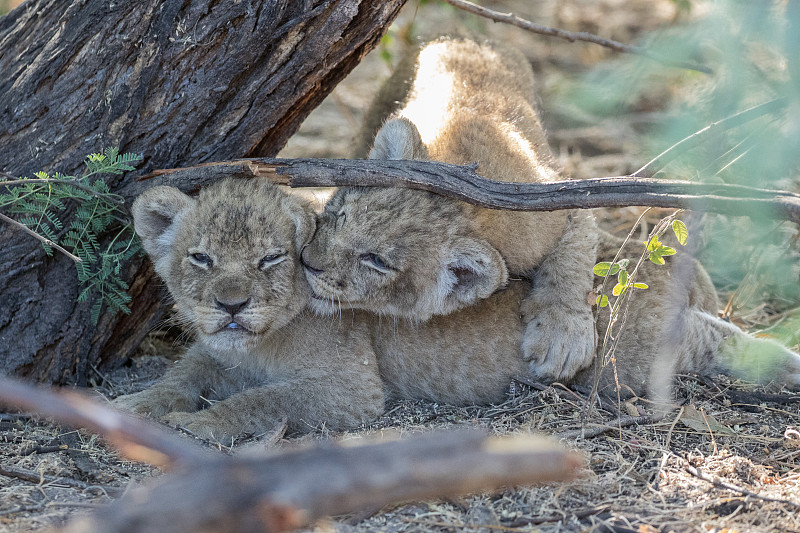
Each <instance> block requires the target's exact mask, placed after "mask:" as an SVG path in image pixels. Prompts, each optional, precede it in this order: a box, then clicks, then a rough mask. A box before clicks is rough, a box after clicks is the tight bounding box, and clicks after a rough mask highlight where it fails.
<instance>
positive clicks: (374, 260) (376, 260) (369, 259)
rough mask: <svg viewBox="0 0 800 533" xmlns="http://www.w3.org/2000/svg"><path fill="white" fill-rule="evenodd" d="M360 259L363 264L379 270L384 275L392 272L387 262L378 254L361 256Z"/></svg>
mask: <svg viewBox="0 0 800 533" xmlns="http://www.w3.org/2000/svg"><path fill="white" fill-rule="evenodd" d="M359 259H360V260H361V262H362V263H363V264H365V265H366V266H368V267H370V268H371V269H373V270H377V271H378V272H380V273H382V274H386V273H387V272H389V271H390V270H392V269H391V268H390V267H389V265H387V264H386V261H385V260H384V259H383V258H382V257H381V256H379V255H378V254H361V256H359Z"/></svg>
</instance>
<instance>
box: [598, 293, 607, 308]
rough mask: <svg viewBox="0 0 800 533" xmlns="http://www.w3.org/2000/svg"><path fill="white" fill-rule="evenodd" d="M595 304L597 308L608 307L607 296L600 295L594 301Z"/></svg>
mask: <svg viewBox="0 0 800 533" xmlns="http://www.w3.org/2000/svg"><path fill="white" fill-rule="evenodd" d="M595 304H597V306H598V307H606V306H607V305H608V296H606V295H605V294H601V295H600V296H598V297H597V300H595Z"/></svg>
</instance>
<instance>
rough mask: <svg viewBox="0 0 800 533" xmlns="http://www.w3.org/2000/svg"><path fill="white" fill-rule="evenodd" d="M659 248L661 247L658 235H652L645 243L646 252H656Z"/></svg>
mask: <svg viewBox="0 0 800 533" xmlns="http://www.w3.org/2000/svg"><path fill="white" fill-rule="evenodd" d="M659 246H661V241H659V240H658V235H653V237H652V238H651V239H650V240H649V241H647V251H648V252H652V251H654V250H658V247H659Z"/></svg>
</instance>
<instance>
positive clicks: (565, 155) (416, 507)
mask: <svg viewBox="0 0 800 533" xmlns="http://www.w3.org/2000/svg"><path fill="white" fill-rule="evenodd" d="M482 4H483V5H486V6H488V7H493V8H494V9H497V10H499V11H503V12H508V11H512V12H515V13H516V14H518V15H520V16H523V17H527V18H530V19H532V20H535V21H536V22H539V23H542V24H548V25H552V26H557V27H560V28H564V29H568V30H573V31H580V30H584V31H591V32H595V33H598V34H601V35H602V36H604V37H607V38H612V39H616V40H619V41H622V42H631V41H633V40H635V39H636V37H637V36H640V35H642V34H643V33H645V32H648V31H653V30H657V29H659V28H664V27H668V26H670V25H671V24H673V23H674V22H675V20H676V19H679V18H680V16H683V15H680V14H678V13H677V12H676V5H677V4H679V2H673V1H670V0H652V1H651V0H633V1H632V0H594V1H591V0H563V1H557V0H536V1H534V0H497V1H492V2H482ZM443 33H450V34H463V33H471V34H475V33H477V34H480V35H487V36H492V37H495V38H499V39H503V40H505V41H507V42H511V43H513V44H515V45H516V46H518V47H519V48H520V49H522V50H523V51H524V52H525V53H526V54H527V55H528V57H529V58H530V60H531V62H532V64H533V66H534V69H535V71H536V74H537V78H538V84H539V95H540V98H541V108H542V111H543V117H544V121H545V123H546V125H547V129H548V135H549V138H550V140H551V144H552V146H553V148H554V151H555V153H556V154H557V155H558V156H559V158H560V160H561V162H562V164H563V165H564V167H565V169H566V170H567V171H568V172H569V173H570V174H572V175H573V176H575V177H577V178H589V177H599V176H614V175H621V174H625V173H628V172H632V171H634V170H636V169H637V168H638V167H639V166H641V164H643V163H644V162H645V161H646V157H645V152H644V148H643V147H642V146H641V144H640V139H641V137H642V135H643V132H645V131H646V129H647V127H648V126H649V125H651V124H652V123H653V121H656V120H658V117H659V114H660V113H661V112H662V111H663V104H664V103H665V101H666V100H668V98H669V97H670V88H662V89H659V90H654V91H653V93H652V94H650V95H649V97H648V98H647V100H646V101H641V102H634V103H633V104H631V105H630V106H629V108H627V109H626V110H624V113H622V114H621V115H620V116H617V117H614V118H613V119H606V120H603V121H595V120H593V119H591V118H588V117H582V116H580V115H579V114H576V112H575V110H573V109H570V108H569V107H568V106H566V105H565V103H564V101H563V99H560V98H559V92H560V88H561V87H563V85H564V83H566V82H568V81H569V80H570V79H575V77H577V76H579V75H580V74H581V73H583V72H586V71H587V70H588V69H590V68H591V67H592V66H593V65H596V64H598V63H599V62H601V61H604V60H608V59H610V58H613V57H614V53H612V52H610V51H608V50H606V49H603V48H600V47H597V46H594V45H589V44H581V43H568V42H566V41H557V40H554V39H550V38H546V37H540V36H533V35H530V34H528V33H526V32H524V31H523V30H519V29H516V28H511V27H508V26H504V25H500V24H493V23H491V22H488V21H486V20H482V19H478V18H476V17H474V16H473V15H469V14H466V13H463V12H460V11H457V10H455V9H454V8H451V7H449V6H446V5H442V4H439V3H437V2H427V3H425V4H423V5H418V4H417V3H416V2H414V1H411V2H410V3H409V5H407V6H406V8H405V9H404V12H403V14H402V15H401V17H400V19H399V20H398V22H397V23H396V24H395V25H394V27H393V29H392V32H391V34H390V36H391V38H390V39H389V42H388V44H387V47H386V48H384V49H382V50H378V51H376V52H375V53H373V54H371V55H370V56H368V57H367V58H366V59H365V60H364V62H363V63H362V65H360V66H359V67H358V68H357V69H356V70H355V71H354V72H353V73H352V74H351V76H350V77H348V79H346V80H345V81H344V82H343V83H342V84H341V85H340V86H339V87H338V88H337V89H336V90H335V91H334V93H333V94H332V95H331V96H330V97H329V98H328V99H327V100H326V101H325V102H324V103H323V104H322V105H321V106H320V107H319V108H318V109H317V110H316V111H314V113H313V114H312V115H311V116H310V117H309V118H308V120H307V121H306V123H305V124H304V125H303V127H302V129H301V130H300V131H299V132H298V133H297V134H296V135H295V136H294V137H293V138H292V139H291V141H290V142H289V144H288V146H287V147H286V148H285V149H284V150H283V152H282V153H281V156H284V157H301V156H302V157H347V156H348V155H349V150H350V148H351V146H352V144H353V138H354V135H355V132H356V131H357V130H358V126H359V123H360V120H361V114H362V112H363V110H364V109H366V106H367V105H368V102H369V100H370V98H371V96H372V95H373V94H374V92H375V91H376V89H377V87H378V86H379V85H380V83H381V81H382V80H383V79H385V78H386V77H387V76H388V74H389V73H390V71H391V63H392V62H396V61H397V58H398V57H399V56H400V55H401V54H402V50H403V48H404V47H405V46H406V44H405V39H406V36H409V35H412V36H421V37H422V38H428V37H433V36H436V35H439V34H443ZM642 211H643V210H642V209H640V208H626V209H618V210H608V211H599V212H598V213H597V214H598V219H599V220H600V221H601V223H602V224H603V225H604V226H605V227H606V228H607V229H610V230H612V231H616V232H617V233H627V231H628V230H630V228H631V227H632V225H633V224H634V222H635V221H636V220H637V218H638V216H639V215H640V214H641V213H642ZM661 213H662V212H661V211H658V210H656V211H651V212H650V213H648V215H647V216H646V217H645V220H644V222H643V225H644V226H645V227H646V226H647V225H648V224H653V223H654V222H655V221H657V220H658V218H659V216H660V215H661ZM736 288H737V287H735V286H734V287H731V286H724V287H722V286H721V287H720V290H721V300H722V301H723V302H724V301H726V300H727V298H728V296H729V295H730V294H731V293H732V292H733V291H735V290H736ZM785 316H786V313H777V312H776V311H775V310H774V308H772V307H771V306H770V305H767V304H764V303H763V302H758V301H755V302H751V303H749V304H748V306H747V307H744V308H742V309H739V310H737V312H736V313H735V314H734V316H733V319H734V320H735V321H736V322H737V323H738V324H739V325H740V326H742V327H744V328H745V329H749V328H752V327H754V326H759V327H764V326H769V325H772V324H777V323H780V321H781V320H783V318H784V317H785ZM184 341H185V338H183V336H182V335H181V334H180V333H179V332H176V331H174V330H164V331H157V332H154V333H153V334H152V335H151V336H150V337H148V339H147V340H146V341H145V343H144V344H143V345H142V347H141V349H140V356H139V357H137V358H135V359H134V360H133V361H132V363H131V366H130V367H126V368H123V369H120V370H118V371H116V372H114V373H112V374H102V373H100V372H97V373H96V375H95V376H93V383H94V385H95V391H96V392H97V394H98V395H100V394H102V395H105V396H112V397H113V396H116V395H118V394H124V393H128V392H133V391H135V390H140V389H142V388H145V387H147V386H148V385H149V384H150V383H152V382H153V381H154V380H155V379H156V378H157V376H158V375H159V374H160V373H161V372H163V370H164V369H165V368H166V366H167V365H168V364H169V363H170V359H174V358H175V357H177V355H178V354H179V353H180V350H181V348H180V346H181V343H182V342H184ZM795 349H797V347H795ZM165 355H166V357H165ZM677 379H678V386H677V387H676V391H677V392H676V398H675V400H674V405H672V406H671V407H670V409H669V410H668V411H667V412H666V413H665V412H664V411H663V410H661V409H659V408H657V407H656V406H655V405H654V404H652V403H651V402H649V401H647V400H646V399H643V398H635V399H633V400H630V401H628V402H624V403H620V404H613V403H611V404H606V403H604V404H602V405H601V406H595V407H594V408H593V409H589V404H588V401H587V399H586V397H584V396H583V395H581V394H579V393H577V392H574V391H571V390H569V389H568V388H566V387H564V386H561V385H559V384H554V385H550V386H540V385H533V386H531V385H529V384H525V383H519V382H514V383H511V384H509V392H508V396H507V400H506V401H505V402H504V403H503V404H501V405H495V406H488V407H470V408H455V407H452V406H447V405H438V404H431V403H426V402H396V403H393V404H392V405H390V406H388V409H387V412H386V414H385V415H384V416H383V417H382V418H381V419H380V420H378V421H377V422H375V423H374V424H372V425H370V426H369V427H366V428H364V430H363V431H361V432H352V433H348V434H344V435H334V437H335V438H340V439H346V440H354V439H356V440H357V439H362V438H364V437H365V436H368V435H369V436H375V435H380V434H381V433H382V432H385V431H386V432H391V433H396V432H398V431H399V432H400V433H401V434H411V433H416V432H420V431H425V430H428V429H431V428H450V427H463V426H470V427H482V428H486V429H487V430H488V431H490V432H491V433H493V434H498V435H507V434H516V433H528V432H534V431H535V432H544V433H548V434H552V435H554V436H555V437H556V438H559V439H560V440H561V442H562V443H563V444H564V445H565V446H567V447H568V448H570V449H574V450H579V451H581V452H583V453H584V454H585V455H586V457H587V459H588V465H589V466H588V468H587V469H586V471H585V472H584V473H583V475H582V477H581V478H580V479H578V480H576V481H573V482H570V483H566V484H558V485H552V486H545V487H536V488H530V487H528V488H516V489H506V490H503V491H500V492H497V493H494V494H482V495H473V496H469V497H464V498H460V499H453V500H447V501H429V502H422V503H410V504H403V505H398V506H393V507H389V508H385V509H382V510H380V511H378V512H374V513H370V514H361V515H354V516H345V517H336V518H333V519H330V520H325V521H323V522H320V523H319V524H318V525H317V526H316V528H315V529H316V530H319V531H332V530H333V531H342V532H349V531H359V532H361V531H363V532H366V531H383V532H392V533H394V532H403V531H426V532H434V531H435V532H438V531H442V532H446V531H462V530H463V531H476V532H487V533H488V532H493V531H543V532H582V531H597V532H620V533H621V532H639V533H650V532H656V531H663V532H668V531H696V532H734V531H739V532H746V531H747V532H767V531H800V517H799V515H798V510H800V470H798V469H797V460H798V456H800V407H798V406H799V405H800V395H797V394H793V393H789V392H786V391H774V390H769V391H768V390H765V389H764V388H760V387H754V386H751V385H747V384H744V383H741V382H736V381H733V380H731V379H729V378H726V377H719V378H717V379H714V380H710V379H705V378H697V377H691V376H679V377H678V378H677ZM634 422H635V423H634ZM323 436H326V437H327V436H329V435H322V434H321V433H318V434H312V435H311V436H308V437H304V438H303V439H300V440H302V441H311V442H313V441H314V439H316V438H321V437H323ZM296 441H297V439H289V440H287V439H284V440H282V441H280V442H278V443H277V446H295V445H297V442H296ZM158 474H159V472H158V471H157V470H155V469H153V468H149V467H147V466H144V465H140V464H136V463H132V462H128V461H124V460H121V459H120V458H119V457H118V456H117V455H116V454H115V453H113V452H112V451H110V450H108V449H107V448H106V447H105V446H104V445H103V444H102V443H101V442H100V441H99V439H98V438H97V437H96V436H94V435H91V434H88V433H85V432H76V431H72V430H69V429H62V428H59V427H57V426H54V425H51V424H48V423H46V422H44V421H39V420H36V419H35V418H32V417H30V416H27V415H25V414H15V413H6V414H0V531H9V532H22V531H41V530H44V529H46V528H48V527H52V526H58V525H59V524H62V523H64V522H65V521H66V520H69V518H70V517H71V516H74V514H75V513H81V512H86V511H87V510H91V509H92V508H96V507H98V506H102V505H105V504H107V503H108V502H110V501H112V500H113V499H115V498H117V497H119V495H120V494H122V493H124V492H125V490H126V487H128V486H129V484H130V483H139V482H142V481H146V480H147V478H148V477H151V476H154V475H158Z"/></svg>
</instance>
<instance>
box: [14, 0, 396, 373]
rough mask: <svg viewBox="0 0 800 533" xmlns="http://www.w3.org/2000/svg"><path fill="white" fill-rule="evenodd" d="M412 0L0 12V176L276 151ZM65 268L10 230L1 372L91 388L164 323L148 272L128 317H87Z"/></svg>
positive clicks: (142, 272) (38, 6) (35, 1)
mask: <svg viewBox="0 0 800 533" xmlns="http://www.w3.org/2000/svg"><path fill="white" fill-rule="evenodd" d="M403 2H404V0H326V1H320V0H304V1H300V0H242V1H240V2H218V1H214V0H194V1H190V0H167V1H163V0H162V1H157V0H127V1H125V2H108V1H107V0H75V1H65V0H28V2H26V3H24V4H23V5H21V6H20V7H19V8H17V9H16V10H14V11H12V12H11V13H9V14H8V15H6V16H5V17H2V18H0V72H3V76H2V77H0V169H2V170H4V171H5V172H8V173H9V174H13V175H18V176H20V175H30V174H31V173H33V172H34V171H37V170H46V171H50V172H54V171H60V172H63V173H66V174H78V173H80V172H81V170H82V161H83V159H84V158H85V156H86V155H87V154H89V153H92V152H99V151H101V150H102V149H103V148H105V147H111V146H114V147H118V148H119V149H120V151H121V152H139V153H141V154H142V155H143V157H144V159H143V161H142V163H141V164H140V165H139V168H138V170H137V171H136V172H132V173H129V174H127V175H125V176H124V177H118V176H111V177H109V178H108V184H109V186H110V188H111V190H112V191H117V190H120V189H122V188H123V187H124V186H125V185H126V184H129V183H131V182H132V180H134V179H136V177H138V176H140V175H143V174H145V173H148V172H150V171H152V170H154V169H158V168H169V167H176V166H186V165H189V164H195V163H199V162H204V161H214V160H224V159H231V158H236V157H243V156H245V157H246V156H250V157H254V156H273V155H275V154H276V153H277V152H278V150H279V149H280V148H281V147H282V146H283V145H284V143H285V142H286V140H287V139H288V137H289V136H290V135H291V134H292V133H293V132H294V131H295V130H296V129H297V128H298V126H299V125H300V122H301V121H302V120H303V119H304V118H305V117H306V116H307V115H308V113H309V112H310V111H311V110H312V109H313V108H314V107H315V106H316V105H317V104H319V102H320V101H321V100H322V99H323V98H324V97H325V96H326V95H327V94H328V93H329V92H330V91H331V89H333V87H334V86H335V85H336V84H337V83H338V82H339V81H340V80H341V79H342V78H343V77H344V76H345V75H346V74H347V73H348V72H350V70H352V68H353V67H354V66H355V65H357V64H358V62H359V61H360V60H361V58H362V57H363V56H364V55H365V54H366V53H367V52H368V51H369V50H371V49H372V48H373V47H374V46H375V45H376V44H377V43H378V41H379V39H380V37H381V35H382V33H383V32H384V30H385V28H387V27H388V25H389V23H390V22H391V21H392V20H393V19H394V17H395V16H396V15H397V12H398V10H399V9H400V7H401V6H402V4H403ZM74 268H75V267H74V266H73V264H72V262H71V260H70V259H68V258H66V257H64V256H61V255H59V254H56V255H55V256H53V257H52V258H51V257H47V256H46V255H45V254H44V251H43V249H42V246H41V244H40V243H39V242H38V241H36V240H34V239H32V238H30V237H29V236H28V235H25V234H24V233H22V232H20V231H18V230H17V229H15V228H12V227H10V226H9V225H6V224H2V223H0V295H2V301H1V302H0V373H8V374H15V375H21V376H29V377H31V378H34V379H36V380H40V381H49V382H58V383H85V382H86V379H87V377H88V375H89V370H90V369H91V368H92V366H95V367H96V368H98V369H101V370H102V369H109V368H113V367H115V366H117V365H119V364H121V362H123V361H124V360H125V359H126V358H127V357H128V356H129V355H130V353H131V352H132V350H133V349H134V348H135V347H136V346H137V345H138V344H139V342H140V341H141V339H142V337H143V336H144V335H145V334H146V333H147V331H148V330H149V329H150V328H151V327H152V326H153V325H154V324H155V323H156V321H157V320H158V319H159V318H160V317H161V315H162V311H163V304H162V303H161V302H162V301H163V299H164V296H165V294H164V292H163V291H162V290H161V288H160V287H161V284H160V283H158V282H155V280H154V278H153V272H152V269H151V267H150V266H149V263H147V262H144V261H142V260H138V261H135V262H134V263H132V264H130V265H128V272H127V279H128V280H130V284H131V291H130V292H131V296H132V297H133V301H132V303H131V309H132V310H133V313H132V314H131V315H127V316H125V315H111V314H110V313H106V314H105V315H103V316H101V318H100V321H99V323H98V324H97V325H92V323H91V321H90V319H89V311H90V309H89V307H90V306H89V305H86V304H78V303H76V299H77V296H78V283H77V278H76V275H75V271H74Z"/></svg>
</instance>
